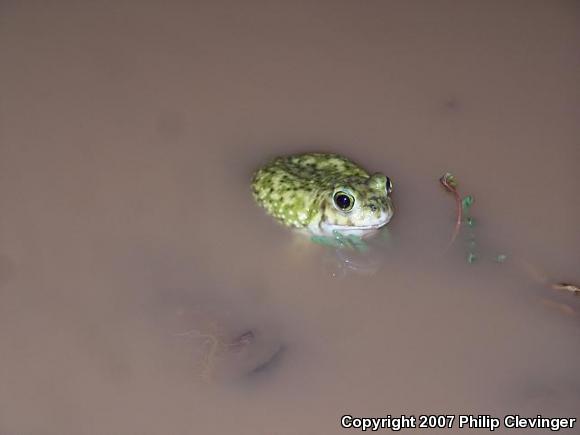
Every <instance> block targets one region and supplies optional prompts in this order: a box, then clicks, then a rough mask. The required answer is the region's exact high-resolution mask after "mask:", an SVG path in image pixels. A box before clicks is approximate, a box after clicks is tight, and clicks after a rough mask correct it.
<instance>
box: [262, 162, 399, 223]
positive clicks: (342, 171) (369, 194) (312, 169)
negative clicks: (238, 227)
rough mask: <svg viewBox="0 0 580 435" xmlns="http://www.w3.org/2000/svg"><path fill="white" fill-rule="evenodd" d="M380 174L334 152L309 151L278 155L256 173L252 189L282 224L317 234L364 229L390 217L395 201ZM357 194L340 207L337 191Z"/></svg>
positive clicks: (383, 177) (384, 221) (385, 179)
mask: <svg viewBox="0 0 580 435" xmlns="http://www.w3.org/2000/svg"><path fill="white" fill-rule="evenodd" d="M386 183H387V178H386V177H385V176H384V175H382V174H373V175H372V176H371V175H369V173H368V172H367V171H365V170H364V169H363V168H361V167H360V166H358V165H356V164H355V163H353V162H352V161H350V160H348V159H347V158H345V157H342V156H339V155H336V154H323V153H307V154H298V155H292V156H284V157H278V158H276V159H274V160H273V161H272V162H270V163H269V164H267V165H265V166H264V167H262V168H260V169H259V170H258V171H256V173H255V174H254V178H253V180H252V191H253V194H254V198H255V199H256V201H257V202H258V204H259V205H261V206H262V207H264V208H265V209H266V211H267V212H268V213H269V214H270V215H272V216H273V217H275V218H276V219H277V220H278V221H280V222H282V223H283V224H285V225H287V226H290V227H293V228H298V229H303V230H306V231H308V232H310V233H312V234H315V235H330V234H332V231H333V230H339V231H341V232H347V233H354V234H359V235H364V234H365V233H367V232H370V231H373V230H376V229H378V228H380V227H382V226H384V225H386V224H387V223H388V221H389V220H390V218H391V217H392V215H393V205H392V201H391V198H390V197H389V192H387V188H386ZM337 192H338V193H340V192H346V193H348V194H349V195H351V197H352V198H353V199H354V206H353V207H352V210H348V211H345V210H341V209H339V207H338V206H337V205H336V204H335V201H334V198H335V194H337Z"/></svg>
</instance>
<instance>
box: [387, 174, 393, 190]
mask: <svg viewBox="0 0 580 435" xmlns="http://www.w3.org/2000/svg"><path fill="white" fill-rule="evenodd" d="M386 186H387V194H389V193H391V192H392V191H393V182H392V181H391V179H390V178H389V177H387V182H386Z"/></svg>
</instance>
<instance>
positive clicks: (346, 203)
mask: <svg viewBox="0 0 580 435" xmlns="http://www.w3.org/2000/svg"><path fill="white" fill-rule="evenodd" d="M334 203H335V204H336V206H337V207H338V209H339V210H342V211H350V210H352V207H353V206H354V198H353V196H352V195H349V194H348V193H346V192H336V193H335V194H334Z"/></svg>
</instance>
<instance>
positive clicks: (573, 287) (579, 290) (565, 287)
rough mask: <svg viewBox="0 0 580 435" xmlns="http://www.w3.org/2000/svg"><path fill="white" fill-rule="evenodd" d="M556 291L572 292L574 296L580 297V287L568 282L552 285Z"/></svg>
mask: <svg viewBox="0 0 580 435" xmlns="http://www.w3.org/2000/svg"><path fill="white" fill-rule="evenodd" d="M552 288H553V289H554V290H566V291H569V292H572V293H573V294H575V295H577V296H580V287H579V286H577V285H574V284H569V283H566V282H559V283H557V284H552Z"/></svg>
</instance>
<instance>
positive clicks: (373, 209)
mask: <svg viewBox="0 0 580 435" xmlns="http://www.w3.org/2000/svg"><path fill="white" fill-rule="evenodd" d="M369 207H370V208H371V211H377V206H376V205H373V204H371V205H370V206H369Z"/></svg>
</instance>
